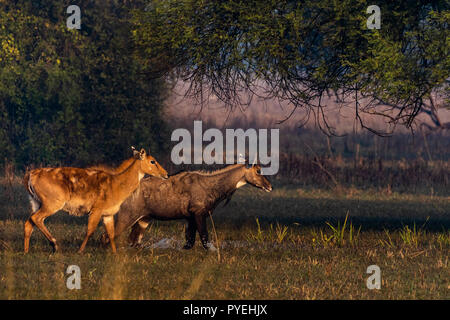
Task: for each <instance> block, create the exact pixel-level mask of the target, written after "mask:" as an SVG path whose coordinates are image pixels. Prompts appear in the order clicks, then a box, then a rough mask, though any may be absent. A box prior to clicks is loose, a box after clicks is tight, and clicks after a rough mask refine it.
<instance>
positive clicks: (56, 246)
mask: <svg viewBox="0 0 450 320" xmlns="http://www.w3.org/2000/svg"><path fill="white" fill-rule="evenodd" d="M50 244H51V246H52V248H53V253H56V252H58V251H59V246H58V245H57V244H56V242H50Z"/></svg>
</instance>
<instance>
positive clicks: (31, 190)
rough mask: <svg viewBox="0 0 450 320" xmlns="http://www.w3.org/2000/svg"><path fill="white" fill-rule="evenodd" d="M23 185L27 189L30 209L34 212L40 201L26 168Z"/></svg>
mask: <svg viewBox="0 0 450 320" xmlns="http://www.w3.org/2000/svg"><path fill="white" fill-rule="evenodd" d="M23 185H24V186H25V188H26V189H27V191H28V194H29V198H30V202H31V206H32V210H33V212H36V211H37V210H38V209H39V208H40V206H41V203H42V202H41V199H40V198H39V196H38V195H37V193H36V191H35V190H34V188H33V185H32V184H31V174H30V172H29V171H28V170H27V172H26V173H25V176H24V177H23Z"/></svg>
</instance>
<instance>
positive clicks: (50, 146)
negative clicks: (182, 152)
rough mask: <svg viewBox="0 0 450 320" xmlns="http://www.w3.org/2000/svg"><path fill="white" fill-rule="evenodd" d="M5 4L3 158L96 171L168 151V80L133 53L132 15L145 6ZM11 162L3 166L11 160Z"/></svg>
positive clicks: (0, 8) (0, 43) (48, 1)
mask: <svg viewBox="0 0 450 320" xmlns="http://www.w3.org/2000/svg"><path fill="white" fill-rule="evenodd" d="M72 2H73V1H59V0H42V1H29V0H17V1H0V159H1V160H3V159H6V161H11V162H13V163H14V164H15V165H16V166H17V167H20V168H23V167H24V166H27V165H40V164H44V165H59V164H65V165H77V166H78V165H79V166H84V165H89V164H92V163H98V162H109V163H111V162H117V161H120V160H122V159H124V158H127V157H129V156H130V154H131V153H130V149H129V148H130V146H131V145H136V146H137V147H141V146H142V147H145V148H148V147H150V148H151V150H152V152H153V153H158V150H160V149H161V148H162V147H163V144H164V142H163V140H164V139H163V135H164V133H165V130H166V126H165V124H164V121H163V119H162V115H161V108H162V105H163V101H164V98H165V92H166V90H165V84H164V81H162V80H158V79H154V78H151V77H150V76H149V75H148V73H146V72H145V70H144V69H143V66H142V64H141V63H140V62H139V60H138V59H137V58H136V57H135V56H134V55H133V45H132V38H131V23H130V17H131V15H130V11H131V10H132V9H137V8H140V9H143V8H144V5H145V3H144V1H133V2H132V3H130V2H129V1H113V0H107V1H77V3H76V4H77V5H79V6H80V8H81V30H76V29H74V30H69V29H68V28H67V26H66V20H67V18H68V17H69V14H67V13H66V10H67V7H68V6H69V5H70V4H73V3H72ZM2 162H3V161H2Z"/></svg>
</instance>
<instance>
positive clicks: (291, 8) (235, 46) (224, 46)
mask: <svg viewBox="0 0 450 320" xmlns="http://www.w3.org/2000/svg"><path fill="white" fill-rule="evenodd" d="M369 4H370V3H367V1H362V0H358V1H350V0H344V1H336V0H321V1H315V0H307V1H289V0H285V1H256V0H251V1H235V0H228V1H208V0H203V1H194V0H155V1H152V2H151V4H150V5H149V7H148V8H147V10H146V11H142V10H137V11H135V12H134V20H133V21H134V30H133V38H134V41H135V44H136V46H137V49H138V52H139V54H140V56H141V57H142V58H143V61H144V63H149V64H152V65H155V66H158V69H154V72H158V73H159V74H166V73H175V75H177V76H178V77H180V78H181V79H183V80H188V81H189V82H190V83H191V91H190V93H191V94H192V95H194V96H197V97H200V98H201V97H203V95H202V93H203V91H204V89H205V87H206V88H207V89H208V90H210V92H211V93H213V94H215V95H217V96H218V97H219V98H220V99H221V100H223V101H224V102H226V103H228V104H230V105H235V104H242V103H245V102H246V101H241V100H240V97H239V95H238V93H240V92H242V91H243V90H256V89H257V88H260V87H261V85H262V86H263V87H264V88H266V89H267V90H266V92H265V96H267V97H275V98H281V99H285V100H289V101H290V102H292V103H293V104H294V105H295V106H297V107H306V108H311V109H309V110H310V111H313V112H311V113H313V114H314V115H315V116H316V117H317V119H318V120H317V121H318V123H319V124H320V123H322V125H324V126H325V127H328V126H327V124H326V118H325V117H324V116H323V113H322V111H323V108H324V106H323V104H322V103H321V98H323V97H326V95H328V94H331V93H332V92H334V93H335V94H336V95H339V98H340V99H350V98H351V99H353V100H356V102H357V103H356V108H358V111H360V112H367V113H381V114H382V115H384V116H389V117H391V118H389V120H392V122H398V121H400V122H402V123H405V124H406V125H410V124H411V122H412V121H413V120H414V118H415V116H416V115H417V114H418V113H419V112H420V111H421V110H422V108H424V106H425V101H426V100H427V99H429V97H430V94H431V93H432V92H440V93H442V94H444V95H445V94H447V98H448V77H449V73H448V70H449V69H450V58H449V57H450V55H449V52H448V49H449V47H450V43H449V39H450V36H449V30H450V29H449V28H448V24H449V21H450V6H449V3H448V1H419V0H405V1H378V2H377V5H378V6H379V7H380V8H381V29H380V30H369V29H367V26H366V21H367V19H368V17H369V14H367V12H366V9H367V7H368V6H369ZM155 62H157V63H155ZM259 94H261V92H259ZM363 96H364V97H367V98H370V99H369V100H368V101H367V103H366V104H365V105H361V104H360V103H361V101H360V98H361V97H363ZM380 102H382V103H385V104H389V105H391V106H393V107H394V108H395V109H398V110H399V111H398V112H396V113H394V114H392V113H389V112H386V111H385V110H384V111H383V109H381V110H380V109H379V108H374V106H376V105H377V104H378V103H380ZM316 108H317V109H318V110H316ZM361 121H362V120H361ZM328 129H331V128H329V127H328Z"/></svg>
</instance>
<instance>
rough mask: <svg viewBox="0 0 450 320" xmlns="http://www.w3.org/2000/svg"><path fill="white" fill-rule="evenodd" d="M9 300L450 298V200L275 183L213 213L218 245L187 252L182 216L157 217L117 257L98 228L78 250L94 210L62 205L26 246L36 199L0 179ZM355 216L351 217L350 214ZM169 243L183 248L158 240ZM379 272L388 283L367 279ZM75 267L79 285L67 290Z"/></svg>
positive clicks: (2, 268) (2, 281) (3, 270)
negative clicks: (71, 210)
mask: <svg viewBox="0 0 450 320" xmlns="http://www.w3.org/2000/svg"><path fill="white" fill-rule="evenodd" d="M0 201H1V203H2V204H3V205H2V207H1V209H0V299H449V298H450V282H449V279H450V269H449V248H450V231H449V225H450V217H449V212H450V199H449V197H448V196H446V195H439V194H436V193H433V194H428V195H427V194H423V193H422V194H420V193H418V194H408V193H402V194H398V193H395V192H392V191H391V190H375V189H366V190H358V189H354V188H342V189H339V190H323V189H314V188H310V189H308V188H306V189H305V188H299V187H298V186H296V185H289V184H285V183H282V182H274V191H273V192H272V193H265V192H262V191H260V190H257V189H255V188H253V187H251V186H245V187H243V188H241V189H239V190H238V191H237V192H236V194H235V196H234V197H233V200H232V201H231V203H230V204H229V205H228V206H226V207H220V208H218V209H217V210H216V212H215V213H214V216H213V218H214V227H215V229H216V232H217V237H218V239H216V236H215V233H214V230H213V226H212V224H211V222H210V223H209V231H210V233H209V234H210V238H211V240H212V242H213V243H214V244H215V245H216V246H217V247H218V248H219V250H218V251H210V252H206V251H205V250H204V249H203V248H202V247H201V245H200V241H199V240H198V239H197V243H196V246H195V247H194V249H192V250H189V251H184V250H179V248H178V247H179V246H180V245H181V244H182V241H183V237H184V223H183V222H182V221H175V222H156V223H154V224H153V225H152V226H151V227H150V228H151V229H149V230H148V231H147V233H146V235H145V237H144V245H143V247H142V248H140V249H135V248H129V247H127V246H126V237H122V241H121V246H120V248H119V250H118V253H117V254H116V255H113V254H112V253H111V252H110V251H111V250H110V248H109V247H108V248H103V247H102V246H101V245H100V241H99V238H100V234H101V232H103V226H100V227H99V229H98V230H97V232H96V233H95V235H94V236H93V237H92V238H91V240H90V241H89V242H88V246H87V248H86V253H85V254H83V255H80V254H77V253H76V251H77V249H78V248H79V246H80V244H81V242H82V239H83V237H84V235H85V229H86V224H87V219H86V218H77V217H72V216H69V215H68V214H66V213H63V212H60V213H58V214H56V215H54V216H52V217H50V218H48V219H47V221H46V225H47V227H48V228H49V230H50V231H51V232H52V234H53V235H54V236H55V237H56V239H58V241H59V243H60V247H61V252H59V253H56V254H52V253H51V247H50V246H49V244H48V243H47V241H46V240H45V238H44V237H43V235H42V234H41V232H40V231H39V230H35V231H34V233H33V235H32V238H31V247H30V253H29V254H27V255H25V254H23V252H22V251H23V222H24V221H25V219H26V218H27V217H28V214H29V210H30V209H29V205H28V201H27V198H26V194H25V190H24V188H23V187H22V186H21V185H20V181H19V179H18V178H14V179H9V180H7V179H3V180H0ZM346 216H347V220H346ZM163 239H166V240H167V239H170V241H169V242H171V243H172V244H173V246H169V248H158V247H157V248H155V246H154V244H155V243H158V242H160V241H161V240H163ZM374 264H375V265H378V266H379V267H380V269H381V289H380V290H377V289H373V290H369V289H368V288H367V286H366V281H367V278H368V277H369V276H370V274H367V273H366V271H367V267H368V266H370V265H374ZM69 265H77V266H79V267H80V271H81V289H79V290H76V289H74V290H69V289H68V288H67V286H66V281H67V279H68V278H69V277H70V275H68V274H66V270H67V267H68V266H69Z"/></svg>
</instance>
